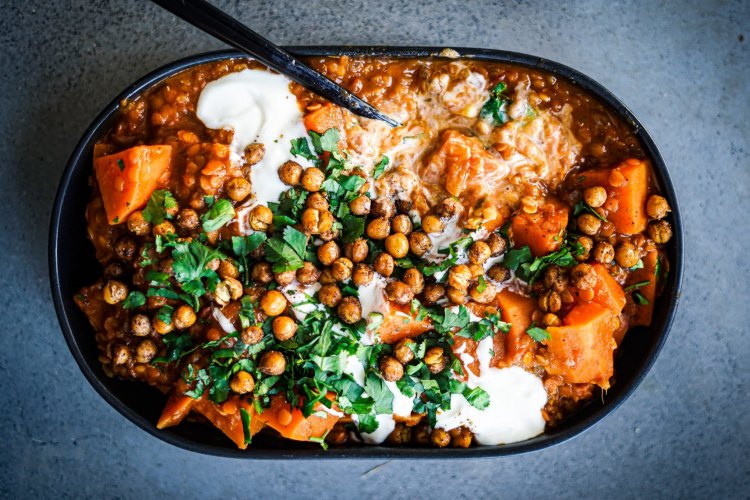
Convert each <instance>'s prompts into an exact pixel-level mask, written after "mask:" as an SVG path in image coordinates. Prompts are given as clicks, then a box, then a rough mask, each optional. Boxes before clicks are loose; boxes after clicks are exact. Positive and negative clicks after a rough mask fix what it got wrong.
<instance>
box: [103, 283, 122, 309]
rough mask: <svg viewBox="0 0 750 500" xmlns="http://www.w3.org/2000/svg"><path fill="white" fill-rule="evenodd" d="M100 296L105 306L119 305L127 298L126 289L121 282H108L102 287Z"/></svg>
mask: <svg viewBox="0 0 750 500" xmlns="http://www.w3.org/2000/svg"><path fill="white" fill-rule="evenodd" d="M102 296H103V298H104V302H106V303H107V304H111V305H114V304H119V303H120V302H122V301H123V300H125V298H126V297H127V296H128V287H127V286H126V285H125V283H123V282H122V281H117V280H109V281H107V283H106V284H105V285H104V289H103V290H102Z"/></svg>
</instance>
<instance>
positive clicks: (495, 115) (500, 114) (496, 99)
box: [479, 82, 511, 125]
mask: <svg viewBox="0 0 750 500" xmlns="http://www.w3.org/2000/svg"><path fill="white" fill-rule="evenodd" d="M506 89H507V87H506V85H505V84H504V83H503V82H499V83H498V84H497V85H495V87H494V88H493V89H492V90H491V91H490V98H489V99H488V100H487V102H485V103H484V106H482V109H481V111H480V112H479V115H480V116H481V117H482V118H484V119H485V120H489V121H491V122H494V123H495V124H496V125H502V124H503V123H505V122H507V121H508V106H509V105H510V103H511V100H510V98H509V97H508V96H506V95H503V92H505V90H506Z"/></svg>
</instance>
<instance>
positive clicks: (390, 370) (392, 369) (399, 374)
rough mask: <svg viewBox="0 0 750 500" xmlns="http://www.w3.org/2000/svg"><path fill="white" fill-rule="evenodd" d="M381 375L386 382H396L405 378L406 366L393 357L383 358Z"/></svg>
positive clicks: (381, 360)
mask: <svg viewBox="0 0 750 500" xmlns="http://www.w3.org/2000/svg"><path fill="white" fill-rule="evenodd" d="M379 367H380V373H381V374H382V375H383V380H385V381H386V382H396V381H398V380H401V379H402V378H403V376H404V365H402V364H401V363H400V362H399V361H398V360H397V359H396V358H394V357H393V356H388V355H386V356H383V357H382V358H381V359H380V365H379Z"/></svg>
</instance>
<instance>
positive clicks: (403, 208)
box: [396, 198, 412, 214]
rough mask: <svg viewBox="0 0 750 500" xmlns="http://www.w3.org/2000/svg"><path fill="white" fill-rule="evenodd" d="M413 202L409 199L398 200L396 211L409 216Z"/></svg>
mask: <svg viewBox="0 0 750 500" xmlns="http://www.w3.org/2000/svg"><path fill="white" fill-rule="evenodd" d="M411 207H412V202H411V200H409V199H404V198H397V199H396V211H397V212H399V213H402V214H408V213H409V210H411Z"/></svg>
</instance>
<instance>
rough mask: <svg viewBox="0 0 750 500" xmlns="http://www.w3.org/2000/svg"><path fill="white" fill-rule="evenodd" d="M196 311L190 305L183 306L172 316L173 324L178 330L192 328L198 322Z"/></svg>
mask: <svg viewBox="0 0 750 500" xmlns="http://www.w3.org/2000/svg"><path fill="white" fill-rule="evenodd" d="M196 319H197V318H196V316H195V311H194V310H193V308H192V307H190V306H188V305H181V306H180V307H178V308H177V309H175V311H174V313H173V314H172V323H174V326H175V328H177V329H178V330H184V329H185V328H190V327H191V326H193V325H194V324H195V321H196Z"/></svg>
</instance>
